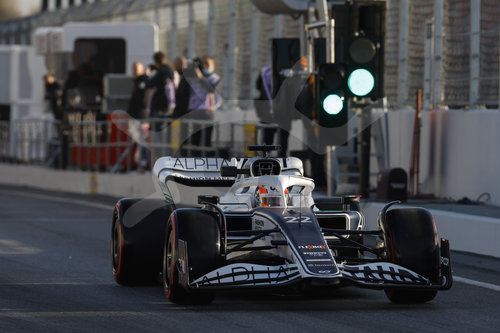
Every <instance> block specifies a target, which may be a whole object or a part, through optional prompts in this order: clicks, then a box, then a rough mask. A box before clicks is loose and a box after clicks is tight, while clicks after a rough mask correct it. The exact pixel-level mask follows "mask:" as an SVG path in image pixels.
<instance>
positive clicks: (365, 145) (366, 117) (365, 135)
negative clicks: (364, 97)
mask: <svg viewBox="0 0 500 333" xmlns="http://www.w3.org/2000/svg"><path fill="white" fill-rule="evenodd" d="M361 128H363V131H362V132H361V149H360V170H359V175H360V179H359V194H361V195H362V196H363V198H368V197H370V193H369V190H370V150H371V136H372V134H371V129H372V128H371V108H370V107H365V108H363V110H362V111H361Z"/></svg>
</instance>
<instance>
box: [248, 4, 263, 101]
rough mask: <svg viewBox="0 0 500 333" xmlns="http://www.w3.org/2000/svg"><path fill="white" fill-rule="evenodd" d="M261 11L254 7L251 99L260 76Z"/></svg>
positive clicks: (251, 45) (251, 46)
mask: <svg viewBox="0 0 500 333" xmlns="http://www.w3.org/2000/svg"><path fill="white" fill-rule="evenodd" d="M259 31H260V30H259V10H258V9H257V7H255V6H254V5H252V34H251V44H250V49H251V54H253V55H254V56H253V57H251V59H250V69H251V70H250V96H249V97H250V98H253V96H255V90H256V88H255V81H256V80H257V75H258V74H259V68H258V60H259V59H258V58H259V57H258V56H256V55H257V54H258V51H259Z"/></svg>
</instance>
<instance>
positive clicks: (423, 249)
mask: <svg viewBox="0 0 500 333" xmlns="http://www.w3.org/2000/svg"><path fill="white" fill-rule="evenodd" d="M386 223H387V225H386V227H385V228H386V230H385V235H384V239H385V247H386V253H387V255H388V258H387V259H389V260H390V261H391V262H392V263H394V264H397V265H400V266H402V267H405V268H408V269H410V270H412V271H414V272H416V273H418V274H420V275H422V276H424V277H426V278H428V279H429V280H430V281H431V282H437V281H438V280H439V260H440V254H439V244H438V238H437V231H436V226H435V223H434V219H433V217H432V215H431V214H430V213H429V211H427V210H425V209H422V208H395V209H391V210H389V211H388V212H387V215H386ZM385 293H386V295H387V298H389V300H390V301H391V302H393V303H425V302H429V301H431V300H433V299H434V297H435V296H436V294H437V291H436V290H428V289H404V288H403V289H399V288H388V289H385Z"/></svg>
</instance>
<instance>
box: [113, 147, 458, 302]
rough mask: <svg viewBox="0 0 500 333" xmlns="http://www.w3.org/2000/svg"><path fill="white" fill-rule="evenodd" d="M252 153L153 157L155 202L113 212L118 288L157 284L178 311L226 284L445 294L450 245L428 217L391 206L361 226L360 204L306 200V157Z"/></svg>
mask: <svg viewBox="0 0 500 333" xmlns="http://www.w3.org/2000/svg"><path fill="white" fill-rule="evenodd" d="M249 149H250V150H254V151H255V150H256V151H262V152H263V157H251V158H232V159H230V160H226V159H222V158H201V157H191V158H175V157H163V158H160V159H158V160H157V162H156V164H155V166H154V171H153V173H154V176H155V177H156V178H155V179H156V180H157V181H158V185H159V187H160V189H161V192H162V197H161V198H142V199H122V200H120V201H119V202H118V203H117V204H116V208H115V210H114V214H113V225H112V248H111V252H112V263H113V275H114V278H115V280H116V282H117V283H119V284H123V285H137V284H143V283H155V282H158V281H162V283H163V287H164V290H165V294H166V296H167V298H168V299H169V300H171V301H172V302H174V303H178V304H208V303H210V302H211V301H212V300H213V299H214V296H215V293H216V292H217V291H218V290H227V289H231V288H294V287H300V288H301V290H309V289H308V288H310V289H313V288H337V287H341V286H350V285H355V286H359V287H364V288H374V289H383V290H384V291H385V293H386V295H387V297H388V298H389V299H390V300H391V301H392V302H395V303H422V302H427V301H430V300H432V299H433V298H434V297H435V295H436V293H437V291H438V290H447V289H449V288H450V287H451V285H452V274H451V263H450V250H449V243H448V241H447V240H444V239H441V242H440V243H439V241H438V236H437V230H436V225H435V223H434V219H433V217H432V215H431V214H430V213H429V212H428V211H427V210H425V209H422V208H405V207H400V206H398V205H397V202H391V203H389V204H387V205H386V206H385V207H384V208H383V209H382V210H381V211H380V213H379V218H378V225H379V228H378V230H365V218H364V216H363V215H362V213H361V211H360V203H359V201H360V200H359V199H360V198H359V197H357V196H345V197H326V198H313V196H312V192H313V189H314V181H313V180H312V179H309V178H306V177H304V176H303V166H302V161H301V160H299V159H297V158H294V157H289V158H270V157H267V156H266V155H267V153H268V152H269V151H271V150H275V149H279V146H251V147H249ZM365 237H372V238H375V239H376V242H372V243H373V245H372V246H369V245H368V242H366V243H365Z"/></svg>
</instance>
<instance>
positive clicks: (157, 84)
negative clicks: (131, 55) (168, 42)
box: [146, 51, 175, 160]
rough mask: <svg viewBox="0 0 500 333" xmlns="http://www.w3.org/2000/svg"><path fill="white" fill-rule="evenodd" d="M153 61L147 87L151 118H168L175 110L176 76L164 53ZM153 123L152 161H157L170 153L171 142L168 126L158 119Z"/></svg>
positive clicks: (154, 57) (158, 53)
mask: <svg viewBox="0 0 500 333" xmlns="http://www.w3.org/2000/svg"><path fill="white" fill-rule="evenodd" d="M153 60H154V63H155V68H154V69H155V71H154V72H153V73H152V74H151V77H150V78H149V79H148V81H147V83H146V87H148V88H150V94H149V96H148V103H147V108H148V109H149V114H150V117H151V118H166V117H168V116H169V115H171V113H172V112H173V110H174V108H175V88H174V83H173V79H174V74H173V71H172V69H171V68H170V66H169V65H168V63H167V58H166V57H165V54H164V53H163V52H161V51H159V52H156V53H155V54H154V55H153ZM151 121H152V124H151V127H150V129H151V130H152V132H151V140H152V144H153V146H152V148H151V154H152V160H155V159H156V158H158V157H160V156H162V155H164V154H168V153H169V152H168V149H167V144H169V141H170V140H169V138H168V137H167V133H166V132H165V131H164V129H165V125H166V124H165V123H164V121H159V120H157V119H152V120H151Z"/></svg>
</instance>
